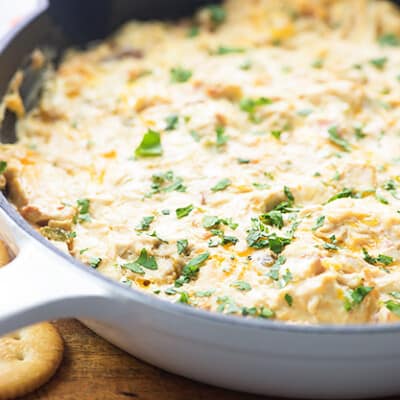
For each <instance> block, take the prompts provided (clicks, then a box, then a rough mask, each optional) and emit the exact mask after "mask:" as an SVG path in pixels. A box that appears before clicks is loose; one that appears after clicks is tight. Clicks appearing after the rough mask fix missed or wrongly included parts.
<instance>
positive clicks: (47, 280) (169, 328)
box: [0, 209, 400, 399]
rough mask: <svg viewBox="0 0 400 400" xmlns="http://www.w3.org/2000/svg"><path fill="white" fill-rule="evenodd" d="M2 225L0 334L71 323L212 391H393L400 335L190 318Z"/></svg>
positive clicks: (345, 394) (10, 224)
mask: <svg viewBox="0 0 400 400" xmlns="http://www.w3.org/2000/svg"><path fill="white" fill-rule="evenodd" d="M0 226H1V232H2V233H3V238H4V239H6V241H7V243H9V244H10V245H11V248H12V251H13V252H14V253H16V254H17V256H16V258H15V260H14V261H13V262H12V263H10V264H9V265H8V266H7V267H5V268H1V269H0V334H1V333H5V332H7V331H9V330H13V329H15V328H17V327H20V326H22V325H27V324H30V323H33V322H36V321H41V320H44V319H51V318H56V317H67V316H76V317H80V318H84V320H85V323H86V324H87V325H88V326H89V327H91V328H92V329H93V330H94V331H96V332H97V333H98V334H100V335H101V336H103V337H105V338H107V339H108V340H110V341H111V342H112V343H114V344H116V345H117V346H119V347H121V348H123V349H125V350H126V351H128V352H129V353H131V354H133V355H135V356H137V357H139V358H141V359H143V360H145V361H147V362H150V363H152V364H154V365H157V366H159V367H161V368H163V369H166V370H168V371H171V372H174V373H177V374H180V375H183V376H186V377H189V378H192V379H196V380H199V381H202V382H206V383H210V384H213V385H217V386H222V387H226V388H230V389H236V390H241V391H247V392H253V393H260V394H266V395H278V396H287V397H301V398H335V399H339V398H352V399H355V398H367V397H370V398H372V397H377V396H389V395H396V394H398V393H400V380H399V379H398V377H397V376H398V373H399V372H400V347H399V346H398V337H399V328H398V327H382V328H372V329H371V328H358V329H356V328H353V329H347V330H346V329H341V328H328V329H327V328H324V329H318V328H315V329H313V328H299V327H298V328H294V327H287V326H285V325H281V324H265V323H264V324H260V323H253V322H252V321H250V322H249V321H247V320H242V319H240V318H229V317H226V318H222V317H217V316H215V315H212V314H208V313H205V312H197V311H193V310H190V309H189V308H185V307H184V306H180V305H171V304H169V303H165V302H162V301H159V300H157V299H153V298H151V297H148V296H147V295H142V294H139V293H137V292H135V291H128V290H127V289H124V288H122V287H121V288H119V287H118V286H117V285H116V284H114V283H112V282H111V281H110V282H108V281H107V280H105V279H104V278H102V277H100V276H96V275H92V274H91V273H88V272H86V271H85V270H81V269H80V268H79V267H77V266H75V265H74V264H73V263H72V262H69V261H68V260H67V259H65V258H63V257H61V256H60V255H57V254H56V253H55V252H53V251H52V250H50V249H49V248H47V247H46V246H45V245H44V244H42V243H40V242H39V241H37V240H36V239H34V238H32V237H31V236H30V234H29V233H27V232H25V231H24V230H23V229H21V228H20V227H19V226H18V225H17V224H16V223H15V222H14V221H13V220H12V219H11V218H10V217H9V216H8V215H7V214H6V213H4V212H3V211H2V210H1V209H0ZM88 319H89V320H88ZM98 321H101V322H98Z"/></svg>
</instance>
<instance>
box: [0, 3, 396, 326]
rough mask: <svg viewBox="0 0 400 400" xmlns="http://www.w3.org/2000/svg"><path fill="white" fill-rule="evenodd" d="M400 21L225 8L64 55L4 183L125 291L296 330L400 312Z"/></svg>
mask: <svg viewBox="0 0 400 400" xmlns="http://www.w3.org/2000/svg"><path fill="white" fill-rule="evenodd" d="M399 46H400V16H399V12H398V10H396V9H395V8H394V6H391V5H390V4H389V3H387V2H384V1H383V2H378V1H367V0H351V1H349V0H346V1H344V0H343V1H328V0H314V1H312V0H310V1H300V0H285V1H270V0H247V1H240V0H228V1H227V2H226V3H224V4H223V5H221V6H217V5H215V6H211V7H206V8H204V9H202V10H200V11H199V12H198V13H197V14H196V16H195V17H194V18H193V19H190V20H183V21H180V22H178V23H162V22H130V23H128V24H127V25H125V26H124V27H122V29H121V30H120V31H119V32H118V33H117V34H116V35H114V36H113V37H112V38H110V39H108V40H106V41H105V42H103V43H101V44H97V45H95V46H94V47H92V48H90V49H88V50H86V51H75V50H74V51H72V50H71V51H69V52H68V53H67V54H66V55H65V58H64V60H63V62H62V63H61V65H60V66H59V67H58V69H57V70H56V71H54V72H52V73H50V74H49V76H48V78H47V80H46V84H45V90H44V92H43V95H42V98H41V101H40V104H39V105H38V106H37V107H36V108H35V109H34V110H32V111H31V112H29V113H28V114H25V112H24V109H23V105H22V103H21V102H20V99H19V97H18V95H17V93H16V92H13V93H10V94H9V95H8V96H7V97H6V99H5V104H6V106H7V107H8V108H10V109H12V110H13V111H15V112H17V114H19V117H20V118H19V122H18V126H17V128H18V137H19V141H18V143H17V144H16V145H2V146H1V147H0V160H1V161H2V163H1V164H0V167H1V172H4V176H3V177H1V176H0V185H1V186H3V187H4V188H5V189H6V191H7V194H8V196H9V198H10V199H11V200H12V202H13V203H14V204H15V206H16V207H17V208H18V210H19V211H20V213H21V214H22V215H23V216H24V217H25V218H26V219H27V220H28V221H29V222H30V223H32V224H33V225H34V226H35V227H37V229H39V230H40V232H41V233H42V234H43V235H44V236H45V237H47V238H48V239H50V240H52V241H53V243H55V244H56V245H57V246H59V247H61V248H62V249H64V250H65V251H68V252H69V253H70V254H71V255H73V256H74V257H76V258H78V259H79V260H81V261H83V262H84V263H86V264H88V266H90V267H91V268H96V269H97V270H98V271H99V272H101V273H102V274H105V275H106V276H108V277H110V278H112V279H115V280H118V281H120V282H121V283H122V284H124V285H129V286H132V288H135V289H140V290H142V291H145V292H147V293H149V294H151V295H154V296H158V297H160V298H163V299H166V300H169V301H172V302H181V303H184V304H187V305H188V306H193V307H200V308H203V309H206V310H210V311H215V312H220V313H226V314H234V315H243V316H249V317H258V318H275V319H279V320H283V321H288V322H293V323H328V324H331V323H339V324H346V323H378V322H393V321H398V320H399V317H400V214H399V210H400V108H399V104H400V97H399V95H400V47H399Z"/></svg>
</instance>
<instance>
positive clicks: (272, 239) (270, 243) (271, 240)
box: [246, 217, 291, 254]
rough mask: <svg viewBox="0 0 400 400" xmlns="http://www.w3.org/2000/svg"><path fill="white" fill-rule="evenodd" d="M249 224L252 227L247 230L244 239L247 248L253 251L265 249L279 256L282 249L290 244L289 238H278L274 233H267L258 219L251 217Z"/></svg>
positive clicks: (264, 226)
mask: <svg viewBox="0 0 400 400" xmlns="http://www.w3.org/2000/svg"><path fill="white" fill-rule="evenodd" d="M251 222H252V226H251V228H250V229H249V230H248V235H247V238H246V241H247V244H248V246H249V247H252V248H254V249H263V248H266V247H267V248H270V249H271V251H273V252H274V253H275V254H280V253H281V252H282V251H283V249H284V248H285V247H286V246H287V245H288V244H290V242H291V239H290V238H287V237H280V236H278V235H277V234H276V233H268V228H267V226H266V225H265V224H264V223H263V222H262V221H261V220H260V218H257V217H253V218H252V219H251Z"/></svg>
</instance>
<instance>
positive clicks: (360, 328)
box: [0, 1, 400, 335]
mask: <svg viewBox="0 0 400 400" xmlns="http://www.w3.org/2000/svg"><path fill="white" fill-rule="evenodd" d="M46 6H47V1H44V2H43V4H42V7H40V9H38V10H35V11H34V12H32V13H30V14H29V15H28V16H27V17H26V18H25V19H24V21H23V22H22V23H20V24H19V25H18V26H16V27H15V28H14V29H11V30H10V31H9V33H8V34H7V35H6V36H5V37H4V38H3V39H2V40H1V41H0V54H1V53H2V51H4V49H6V48H7V47H8V46H9V45H10V44H11V43H12V41H13V40H14V39H15V37H16V36H17V35H18V33H20V32H21V31H23V30H24V28H26V27H27V26H28V25H29V24H30V23H32V22H33V21H35V20H36V18H38V17H40V16H41V15H43V14H44V13H45V10H46ZM0 143H1V142H0ZM0 209H2V210H3V211H4V212H5V213H6V214H7V215H8V216H9V217H10V218H11V219H12V220H13V221H14V222H15V223H16V224H17V225H18V227H19V228H21V229H22V230H23V231H24V232H25V233H26V234H27V235H28V236H30V237H31V238H32V239H33V240H35V241H37V242H39V243H40V244H42V245H43V246H44V247H46V248H47V249H48V250H50V251H52V252H53V253H55V254H56V255H57V256H59V257H61V258H63V259H64V260H65V261H67V262H68V263H69V264H71V265H72V266H73V267H74V268H76V269H79V270H81V271H82V273H85V274H86V275H88V276H90V277H91V278H93V280H94V279H97V280H98V281H101V282H102V284H103V285H105V286H106V287H107V286H108V288H110V289H111V288H112V289H113V291H117V292H119V291H121V293H123V294H124V295H125V297H127V298H129V299H130V300H132V301H139V302H141V303H144V304H146V305H148V306H149V307H155V308H157V309H159V310H162V311H165V312H169V313H173V314H183V315H184V316H186V317H191V318H197V319H202V320H206V321H207V322H209V323H219V324H225V325H231V326H232V327H236V326H239V327H241V328H248V329H251V328H252V329H257V330H267V329H268V330H272V331H278V332H285V333H288V334H293V333H302V334H313V335H338V334H342V335H365V334H388V333H399V332H400V322H397V323H393V324H389V323H388V324H375V325H373V324H364V325H362V324H349V325H339V324H332V325H328V324H320V325H316V324H310V325H306V324H303V325H302V324H298V325H296V324H294V323H285V322H282V321H279V320H269V319H261V318H258V319H257V318H246V317H243V316H231V315H227V314H220V313H217V312H211V311H205V310H203V309H200V308H196V307H190V306H187V305H182V304H179V303H173V302H170V301H167V300H164V299H160V298H158V297H156V296H152V295H150V294H148V293H146V292H144V291H140V290H138V289H136V288H130V287H127V286H126V285H123V284H121V283H119V282H117V281H114V280H112V279H111V278H108V277H106V276H105V275H103V274H101V273H100V272H97V271H96V270H94V269H91V268H89V267H88V266H86V265H85V264H83V263H81V262H80V261H79V260H77V259H76V258H73V257H72V256H70V255H67V254H65V253H64V252H62V251H61V250H59V249H58V248H57V247H56V246H54V245H52V244H51V243H50V242H49V241H48V240H46V239H45V238H44V237H43V236H41V235H40V234H39V233H38V232H36V231H35V230H34V229H33V228H32V227H31V226H30V225H29V223H28V222H27V221H25V219H23V217H22V216H21V215H20V214H19V213H18V211H16V209H15V208H14V207H13V206H12V204H11V203H10V202H9V201H8V199H7V198H6V197H5V196H4V194H3V193H2V192H0Z"/></svg>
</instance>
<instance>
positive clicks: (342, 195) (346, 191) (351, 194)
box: [327, 188, 357, 203]
mask: <svg viewBox="0 0 400 400" xmlns="http://www.w3.org/2000/svg"><path fill="white" fill-rule="evenodd" d="M349 197H350V198H352V199H355V198H357V193H356V192H355V191H354V190H353V189H348V188H344V189H343V190H342V191H341V192H339V193H337V194H335V195H334V196H332V197H331V198H330V199H329V200H328V201H327V203H332V201H335V200H338V199H344V198H349Z"/></svg>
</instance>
